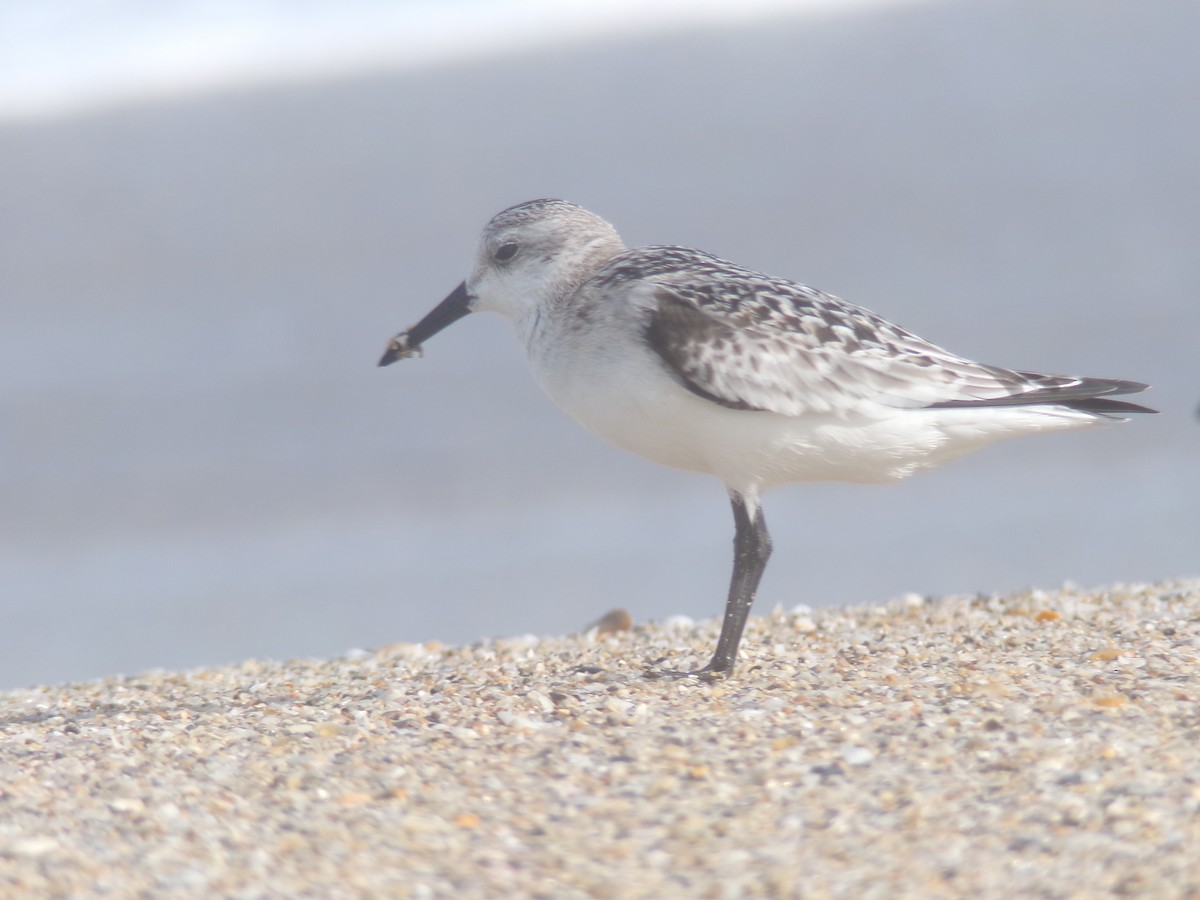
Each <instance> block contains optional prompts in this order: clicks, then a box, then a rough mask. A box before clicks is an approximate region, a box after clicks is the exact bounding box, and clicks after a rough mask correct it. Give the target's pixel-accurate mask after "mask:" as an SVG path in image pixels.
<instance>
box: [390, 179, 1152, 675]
mask: <svg viewBox="0 0 1200 900" xmlns="http://www.w3.org/2000/svg"><path fill="white" fill-rule="evenodd" d="M476 311H491V312H498V313H500V314H501V315H503V316H504V317H505V318H507V319H508V320H509V321H511V322H512V323H513V325H514V326H515V327H516V330H517V333H518V335H519V336H520V338H521V340H522V341H524V343H525V352H526V353H527V355H528V357H529V362H530V365H531V366H532V368H533V372H534V375H535V377H536V378H537V380H538V382H539V383H540V384H541V386H542V388H543V389H544V390H545V391H546V393H547V394H549V395H550V397H551V398H552V399H553V400H554V401H555V402H556V403H557V404H558V405H559V406H561V407H562V408H563V409H564V410H565V411H566V412H567V413H568V414H570V415H571V416H572V417H574V418H575V419H576V420H577V421H579V422H580V423H581V424H582V425H584V426H585V427H586V428H589V429H591V430H592V431H594V432H595V433H596V434H598V435H599V436H600V437H603V438H605V439H607V440H609V441H611V442H612V443H614V444H616V445H617V446H618V447H622V448H624V449H626V450H630V451H632V452H634V453H638V454H640V455H642V456H645V457H648V458H650V459H652V460H655V461H657V462H660V463H663V464H664V465H668V466H675V467H677V468H681V469H689V470H691V471H695V472H703V473H707V474H710V475H715V476H716V477H717V478H719V479H720V480H721V481H722V482H724V484H725V488H726V490H727V491H728V492H729V498H730V501H731V503H732V505H733V519H734V524H735V534H734V542H733V546H734V555H733V578H732V581H731V583H730V587H729V596H728V600H727V602H726V607H725V618H724V621H723V623H722V626H721V634H720V637H719V638H718V640H717V647H716V651H715V653H714V654H713V657H712V660H711V661H710V662H709V663H708V665H706V666H704V668H702V669H700V670H698V671H696V672H666V671H663V672H660V673H658V674H670V675H704V676H713V675H719V674H725V673H728V672H730V671H731V670H732V669H733V665H734V662H735V660H736V658H737V650H738V643H739V641H740V640H741V636H742V631H743V629H744V627H745V624H746V617H747V616H748V615H749V612H750V607H751V604H752V603H753V602H754V594H755V591H756V590H757V588H758V583H759V580H760V578H761V577H762V573H763V570H764V568H765V567H766V564H767V558H768V557H769V556H770V553H771V538H770V535H769V534H768V533H767V525H766V521H765V520H764V519H763V512H762V506H761V502H760V497H761V495H762V493H763V492H764V491H765V490H767V489H768V488H772V487H775V486H777V485H781V484H786V483H789V482H798V481H853V482H883V481H892V480H895V479H899V478H904V477H906V476H908V475H911V474H912V473H914V472H917V471H920V470H922V469H929V468H932V467H934V466H938V465H940V464H942V463H944V462H947V461H948V460H951V459H954V458H956V457H959V456H962V455H963V454H965V453H969V452H970V451H972V450H976V449H978V448H980V447H983V446H984V445H986V444H989V443H991V442H993V441H997V440H1001V439H1003V438H1008V437H1016V436H1018V435H1023V434H1034V433H1037V432H1043V431H1059V430H1063V429H1068V428H1079V427H1082V426H1087V425H1093V424H1096V423H1100V422H1106V421H1114V420H1115V421H1123V419H1122V418H1121V416H1122V415H1123V414H1125V413H1145V412H1154V410H1151V409H1147V408H1146V407H1144V406H1137V405H1136V404H1133V403H1127V402H1124V401H1121V400H1113V399H1110V396H1111V395H1114V394H1132V393H1136V392H1138V391H1141V390H1143V389H1145V387H1146V385H1144V384H1139V383H1137V382H1134V381H1119V380H1115V379H1108V378H1074V377H1068V376H1061V375H1040V374H1036V373H1033V372H1015V371H1011V370H1009V369H1001V368H998V367H996V366H988V365H982V364H980V363H975V362H971V361H970V360H967V359H963V358H962V357H960V356H955V355H954V354H953V353H949V352H947V351H945V350H943V349H941V348H940V347H937V346H935V345H933V344H930V343H928V342H926V341H923V340H921V339H920V338H919V337H917V336H915V335H913V334H910V333H909V332H907V331H905V330H903V329H902V328H899V327H897V326H895V325H893V324H891V323H890V322H887V321H885V320H883V319H881V318H880V317H879V316H877V315H875V314H874V313H872V312H869V311H868V310H865V309H861V308H860V307H857V306H853V305H851V304H849V303H846V302H845V301H844V300H840V299H839V298H837V297H834V296H832V295H830V294H826V293H822V292H821V291H818V290H814V289H813V288H810V287H805V286H804V285H802V284H797V283H796V282H793V281H788V280H786V279H783V278H775V277H772V276H770V275H763V274H760V273H758V272H754V271H751V270H749V269H744V268H742V267H741V266H738V265H734V264H733V263H731V262H727V261H725V260H723V259H719V258H718V257H716V256H712V255H710V254H708V253H704V252H702V251H700V250H691V249H688V248H686V247H672V246H654V247H645V248H641V249H637V250H627V249H625V245H624V244H623V243H622V242H621V238H620V237H619V236H618V235H617V232H616V230H615V229H614V228H613V227H612V226H611V225H610V224H609V223H608V222H606V221H604V220H603V219H601V218H600V217H599V216H597V215H595V214H593V213H590V212H588V211H587V210H585V209H583V208H582V207H579V206H576V205H575V204H573V203H567V202H565V201H563V200H533V201H530V202H528V203H522V204H519V205H517V206H513V207H511V208H509V209H506V210H504V211H503V212H502V213H500V214H499V215H497V216H496V217H495V218H493V219H492V220H491V221H490V222H489V223H488V224H487V226H486V227H485V228H484V229H483V234H482V236H481V238H480V241H479V247H478V251H477V253H476V256H475V262H474V265H473V268H472V269H471V273H470V275H468V276H467V280H466V281H464V282H463V283H462V284H460V285H459V286H458V287H457V288H455V289H454V291H453V292H451V294H450V295H449V296H448V297H447V298H446V299H445V300H443V301H442V302H441V303H440V304H438V305H437V306H436V307H435V308H434V309H433V310H432V311H431V312H430V313H429V314H428V315H427V316H425V318H423V319H421V321H419V322H418V323H417V324H416V325H413V326H412V327H411V328H408V329H405V330H404V331H402V332H400V333H399V334H398V335H396V337H394V338H392V340H391V341H390V342H389V344H388V347H387V351H386V352H385V353H384V354H383V358H382V359H380V360H379V365H381V366H385V365H388V364H389V363H393V362H395V361H396V360H399V359H404V358H406V357H409V356H417V355H419V354H420V353H421V344H422V343H424V341H426V340H427V339H428V338H430V337H432V336H433V335H435V334H437V333H438V332H439V331H441V330H442V329H443V328H445V327H446V326H448V325H450V324H451V323H452V322H454V321H456V320H457V319H460V318H462V317H463V316H465V315H467V314H468V313H471V312H476Z"/></svg>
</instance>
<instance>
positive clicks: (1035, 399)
mask: <svg viewBox="0 0 1200 900" xmlns="http://www.w3.org/2000/svg"><path fill="white" fill-rule="evenodd" d="M1016 374H1017V375H1019V376H1020V377H1021V378H1023V379H1026V385H1027V387H1026V389H1025V390H1022V391H1015V392H1013V393H1011V394H1006V395H1005V396H1003V397H985V398H981V399H977V400H946V401H944V402H942V403H934V404H931V406H930V407H929V408H930V409H958V408H972V409H974V408H979V407H985V406H1062V407H1066V408H1067V409H1076V410H1079V411H1080V412H1086V413H1093V414H1095V415H1098V416H1111V415H1122V414H1125V413H1156V412H1158V410H1157V409H1151V408H1150V407H1148V406H1139V405H1138V404H1136V403H1127V402H1126V401H1124V400H1111V399H1109V396H1108V395H1113V394H1137V393H1140V392H1141V391H1144V390H1146V388H1148V387H1149V385H1147V384H1142V383H1141V382H1140V381H1123V380H1121V379H1116V378H1070V379H1067V378H1062V377H1061V376H1056V375H1040V374H1037V373H1035V372H1020V373H1016Z"/></svg>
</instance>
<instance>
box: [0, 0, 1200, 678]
mask: <svg viewBox="0 0 1200 900" xmlns="http://www.w3.org/2000/svg"><path fill="white" fill-rule="evenodd" d="M1198 26H1200V7H1197V6H1195V5H1194V4H1190V3H1186V2H1182V0H1181V2H1166V0H1163V2H1148V3H1140V4H1125V3H1116V2H1113V3H1095V2H1092V0H1076V2H1066V0H1054V2H1046V0H1037V2H1034V0H1029V2H980V3H974V4H945V5H942V4H936V3H932V4H928V5H915V6H904V7H900V8H896V9H891V10H884V11H882V12H879V11H875V12H861V13H855V14H852V15H842V16H820V17H805V18H793V19H781V20H779V21H777V22H772V23H770V24H769V25H760V24H755V23H750V24H744V25H739V26H736V27H735V26H733V25H727V26H725V27H723V28H721V29H711V30H706V29H693V30H691V31H689V32H688V33H682V34H646V35H642V36H639V37H625V38H621V39H610V40H606V41H596V42H591V43H573V44H563V45H561V46H551V47H545V48H543V49H541V50H538V51H537V52H532V51H530V52H528V53H525V54H523V55H521V56H519V57H518V56H510V57H507V58H499V59H491V60H480V61H476V62H456V63H453V64H451V63H446V64H442V65H438V66H429V67H425V68H420V69H410V70H402V71H397V72H393V73H388V72H379V73H375V74H372V75H363V76H360V77H355V78H348V77H347V78H342V79H339V80H335V81H329V82H327V83H314V84H309V85H306V86H295V87H285V86H280V87H276V88H270V89H267V88H260V89H257V90H253V91H251V90H247V91H243V92H225V93H220V94H213V95H203V96H196V97H192V98H189V99H186V100H177V101H175V102H172V103H160V104H155V105H146V106H134V107H129V108H126V109H112V110H109V111H107V112H103V113H99V112H98V113H95V114H92V115H77V116H73V117H64V118H59V119H51V120H43V121H28V122H12V123H9V124H7V125H3V126H0V228H2V229H3V232H2V233H3V234H4V236H5V239H4V241H3V242H0V303H2V304H3V327H2V328H0V621H2V622H3V628H2V631H0V686H7V685H11V686H15V685H22V684H31V683H36V682H43V681H56V680H64V679H75V678H82V677H92V676H98V675H102V674H107V673H111V672H118V671H121V672H132V671H137V670H139V669H143V668H146V667H151V666H166V667H172V668H178V667H185V666H192V665H199V664H204V663H215V662H221V661H226V660H233V659H238V658H242V657H248V656H273V657H290V656H300V655H330V654H333V653H337V652H340V651H342V650H345V649H347V648H349V647H352V646H364V645H365V646H371V645H377V644H380V643H386V642H390V641H399V640H426V639H431V638H438V639H443V640H448V641H468V640H472V639H475V638H478V637H481V636H484V635H498V634H511V633H517V632H526V631H534V632H541V633H554V632H563V631H568V630H572V629H575V628H578V627H581V626H582V625H584V624H586V623H587V622H589V621H591V620H593V619H595V618H597V617H598V616H599V615H601V614H602V613H603V612H605V611H606V610H607V609H608V608H610V607H612V606H616V605H623V606H626V607H628V608H629V609H630V611H631V612H632V613H633V615H634V617H635V619H637V620H645V619H647V618H653V617H662V616H665V615H668V614H672V613H678V612H684V613H688V614H690V615H694V616H697V617H700V616H713V615H717V614H718V613H719V612H720V609H721V605H722V602H723V595H724V588H725V582H726V579H727V575H728V571H727V570H728V558H727V556H728V542H729V539H730V537H731V530H732V529H731V523H730V522H729V521H728V518H729V517H728V511H727V508H726V501H725V499H724V496H723V492H722V490H721V488H720V486H719V485H717V484H716V483H715V482H711V483H710V482H707V481H705V480H704V479H700V478H697V477H695V476H691V475H687V474H684V473H677V472H673V471H669V470H663V469H658V468H656V467H654V466H653V465H651V464H649V463H646V462H643V461H641V460H638V459H635V458H632V457H626V456H624V455H623V454H621V453H619V452H618V451H615V450H611V449H609V448H608V447H606V446H605V445H603V444H602V443H600V442H599V441H597V440H595V439H594V438H592V437H591V436H590V435H587V434H585V433H583V432H582V431H580V430H579V429H578V428H577V427H576V426H574V425H573V424H572V423H571V422H569V421H568V420H566V418H565V417H563V416H562V415H561V414H559V413H558V412H557V411H556V410H554V409H553V408H552V407H551V406H550V405H549V403H548V402H547V401H545V400H544V398H542V397H541V396H540V395H539V393H538V392H537V390H536V388H535V387H534V386H533V384H532V381H531V379H530V378H529V376H528V374H527V373H526V371H525V368H524V362H523V360H522V359H521V355H520V351H519V348H518V346H517V345H516V342H515V341H514V340H513V339H512V336H511V335H510V334H509V333H508V330H507V327H506V326H505V325H504V324H503V323H502V322H500V321H494V320H491V319H488V318H485V317H477V318H471V319H468V320H465V321H464V322H462V323H460V324H458V325H456V326H455V327H454V328H453V329H451V330H450V331H447V332H446V333H445V334H443V335H440V336H439V337H438V338H437V339H436V340H435V341H432V342H430V344H429V345H428V346H427V348H426V351H427V352H426V357H425V358H424V359H422V360H419V361H410V362H406V363H404V364H403V365H399V366H395V367H392V368H389V369H386V370H378V369H376V368H375V367H374V363H375V360H376V359H377V357H378V354H379V352H380V350H381V348H382V346H383V343H384V342H385V341H386V339H387V338H388V337H389V336H390V335H391V334H392V333H394V332H395V331H396V330H397V329H399V328H400V327H402V326H404V325H406V324H409V323H411V322H412V321H414V320H415V319H416V318H417V317H419V316H420V315H421V314H423V313H424V312H425V311H426V310H427V309H428V308H429V307H430V306H432V305H433V304H434V303H435V302H437V301H438V300H439V299H440V298H441V297H442V296H443V295H444V294H445V293H446V292H447V291H448V290H449V289H450V288H451V287H453V285H454V284H456V283H457V282H458V280H460V279H461V278H462V276H463V275H464V274H465V271H464V270H465V266H466V264H467V261H468V256H469V253H470V252H471V248H472V244H473V241H474V239H475V236H476V233H477V230H478V228H479V227H480V226H481V225H482V224H483V222H484V221H486V220H487V218H488V217H489V216H491V215H492V214H493V213H494V212H496V211H497V210H499V209H500V208H502V207H504V206H506V205H508V204H510V203H513V202H516V201H519V200H522V199H528V198H530V197H534V196H564V197H568V198H570V199H573V200H576V201H577V202H580V203H583V204H585V205H587V206H589V207H591V208H593V209H595V210H596V211H597V212H599V213H601V214H602V215H605V216H606V217H608V218H609V219H610V220H611V221H613V222H614V223H615V224H616V225H617V226H618V228H620V229H621V230H622V232H623V234H624V236H625V237H626V239H627V241H629V242H630V243H631V244H637V243H656V242H672V243H687V244H693V245H696V246H700V247H703V248H705V249H708V250H712V251H714V252H717V253H720V254H722V255H724V256H727V257H730V258H733V259H735V260H738V261H739V262H743V263H745V264H748V265H751V266H754V267H757V268H760V269H763V270H766V271H771V272H775V273H778V274H781V275H787V276H790V277H794V278H798V279H800V280H804V281H806V282H808V283H811V284H814V285H816V286H818V287H822V288H825V289H828V290H832V291H834V292H836V293H839V294H841V295H843V296H845V297H847V298H848V299H850V300H853V301H855V302H858V303H861V304H863V305H865V306H868V307H870V308H873V309H875V310H876V311H878V312H880V313H882V314H884V315H886V316H887V317H889V318H891V319H892V320H893V321H897V322H899V323H900V324H902V325H905V326H906V327H909V328H911V329H912V330H915V331H916V332H917V333H919V334H922V335H924V336H925V337H928V338H930V339H932V340H935V341H937V342H939V343H942V344H944V345H946V346H948V347H950V348H952V349H954V350H956V351H958V352H961V353H963V354H965V355H968V356H974V357H976V358H979V359H982V360H985V361H988V362H994V363H997V364H1002V365H1010V366H1014V367H1025V368H1033V369H1041V370H1046V371H1061V372H1073V373H1080V374H1088V375H1098V376H1113V377H1124V378H1133V379H1139V380H1144V381H1149V382H1152V383H1153V384H1154V385H1155V388H1154V391H1153V392H1152V393H1151V394H1148V395H1145V399H1146V402H1148V403H1150V404H1151V405H1153V406H1157V407H1158V408H1160V409H1162V410H1163V414H1162V415H1160V416H1156V417H1147V418H1142V419H1139V420H1137V421H1135V422H1133V423H1130V424H1128V425H1126V426H1123V427H1113V428H1108V429H1104V430H1095V431H1091V432H1085V433H1079V434H1072V435H1061V436H1053V437H1047V438H1041V439H1037V440H1029V441H1024V442H1018V443H1013V444H1010V445H1006V446H1001V447H996V448H993V449H990V450H988V451H985V452H984V453H981V454H979V455H977V456H976V457H973V458H971V459H969V460H966V461H964V462H961V463H958V464H956V465H955V466H952V467H950V468H947V469H946V470H944V471H942V472H939V473H935V474H933V475H928V476H923V477H922V478H919V479H914V480H912V481H910V482H908V483H906V484H903V485H899V486H896V487H890V488H879V487H870V488H862V487H852V486H838V485H818V486H801V487H795V488H790V489H787V490H784V491H780V492H778V493H776V494H773V495H771V496H769V497H768V498H767V515H768V518H769V521H770V523H771V527H772V532H773V534H774V535H775V539H776V554H775V557H774V558H773V559H772V563H771V567H770V569H769V570H768V573H767V577H766V580H765V582H764V585H763V590H762V592H761V594H760V597H761V599H760V603H761V606H762V607H763V609H768V608H770V607H771V606H772V605H774V604H776V603H783V604H785V605H791V604H794V603H798V602H807V603H812V604H823V603H835V602H836V603H840V602H870V601H878V600H883V599H886V598H888V597H891V596H894V595H896V594H899V593H901V592H904V591H910V590H913V591H918V592H921V593H941V592H956V591H975V590H986V591H990V590H1001V589H1007V588H1013V587H1019V586H1022V585H1027V584H1034V585H1054V584H1057V583H1059V582H1061V581H1062V580H1063V579H1067V578H1069V579H1074V580H1076V581H1079V582H1081V583H1085V584H1098V583H1105V582H1109V581H1115V580H1149V579H1153V578H1159V577H1172V576H1183V575H1195V574H1197V572H1198V571H1200V564H1198V562H1197V549H1198V547H1200V541H1198V539H1197V534H1200V527H1198V526H1200V476H1198V470H1197V459H1198V451H1200V428H1198V425H1197V421H1196V419H1195V417H1194V415H1193V412H1194V410H1195V407H1196V404H1197V401H1198V400H1200V361H1198V356H1197V352H1196V351H1197V339H1198V337H1200V300H1198V299H1197V297H1198V296H1200V258H1198V257H1197V254H1196V253H1195V242H1196V235H1197V234H1198V233H1200V191H1197V187H1198V184H1200V178H1198V172H1197V163H1196V160H1197V159H1198V158H1200V155H1198V154H1197V150H1198V149H1200V148H1198V146H1197V143H1198V140H1197V138H1198V133H1197V128H1198V126H1197V122H1198V121H1200V118H1198V117H1197V116H1196V113H1197V111H1198V109H1197V107H1198V101H1200V77H1198V76H1200V61H1198V60H1200V55H1198V54H1197V53H1196V52H1195V51H1196V49H1197V48H1196V46H1195V44H1196V35H1200V27H1198Z"/></svg>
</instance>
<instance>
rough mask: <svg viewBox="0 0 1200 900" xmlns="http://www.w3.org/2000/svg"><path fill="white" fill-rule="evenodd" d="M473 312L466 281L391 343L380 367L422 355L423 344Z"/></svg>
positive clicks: (384, 353) (381, 360)
mask: <svg viewBox="0 0 1200 900" xmlns="http://www.w3.org/2000/svg"><path fill="white" fill-rule="evenodd" d="M470 311H471V295H470V294H468V293H467V283H466V282H465V281H464V282H463V283H462V284H460V285H459V286H458V287H456V288H455V289H454V290H453V291H451V292H450V296H448V297H447V298H446V299H445V300H443V301H442V302H441V303H439V304H438V305H437V306H435V307H434V308H433V309H431V310H430V311H429V314H428V315H427V316H425V318H423V319H422V320H421V321H420V322H418V323H417V324H416V325H414V326H412V327H411V328H406V329H404V330H403V331H402V332H400V333H399V334H398V335H396V336H395V337H394V338H392V339H391V340H390V341H388V345H387V349H386V350H385V351H383V356H381V357H380V358H379V365H381V366H390V365H391V364H392V363H394V362H396V361H397V360H401V359H408V357H410V356H420V355H421V344H423V343H424V342H425V341H426V340H427V339H428V338H431V337H433V336H434V335H435V334H437V333H438V332H439V331H441V330H442V329H443V328H446V327H447V326H449V325H453V324H454V323H455V322H457V321H458V320H459V319H461V318H462V317H463V316H465V315H466V314H467V313H469V312H470Z"/></svg>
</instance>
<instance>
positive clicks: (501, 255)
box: [495, 241, 520, 263]
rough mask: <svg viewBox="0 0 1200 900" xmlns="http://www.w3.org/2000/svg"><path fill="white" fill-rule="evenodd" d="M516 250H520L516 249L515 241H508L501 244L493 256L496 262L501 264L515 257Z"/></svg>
mask: <svg viewBox="0 0 1200 900" xmlns="http://www.w3.org/2000/svg"><path fill="white" fill-rule="evenodd" d="M518 249H520V248H519V247H518V245H517V243H516V241H509V242H508V243H506V244H501V245H500V248H499V249H498V250H497V251H496V254H495V259H496V262H502V263H505V262H508V261H509V260H510V259H512V258H513V257H514V256H516V255H517V250H518Z"/></svg>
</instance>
